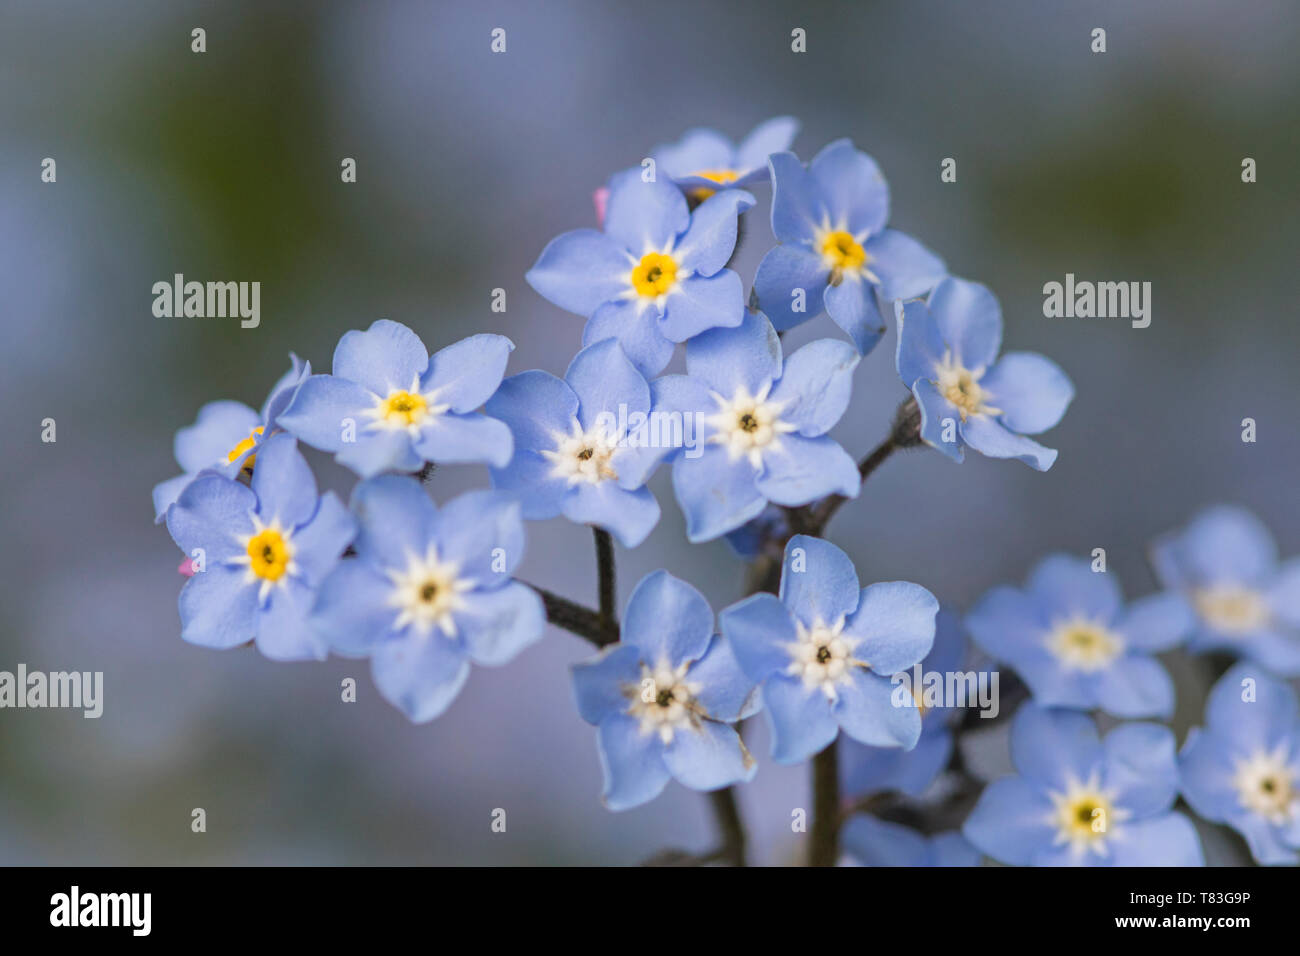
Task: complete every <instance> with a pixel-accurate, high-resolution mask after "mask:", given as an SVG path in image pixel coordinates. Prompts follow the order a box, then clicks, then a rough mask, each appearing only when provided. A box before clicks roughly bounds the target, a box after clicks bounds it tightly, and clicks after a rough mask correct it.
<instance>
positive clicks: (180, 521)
mask: <svg viewBox="0 0 1300 956" xmlns="http://www.w3.org/2000/svg"><path fill="white" fill-rule="evenodd" d="M167 530H168V531H170V532H171V536H172V539H173V540H174V541H175V542H176V544H177V545H178V546H179V547H180V549H181V550H182V551H184V552H185V554H186V555H188V556H189V557H190V558H191V568H192V569H193V571H194V573H193V574H192V575H191V576H190V578H189V580H188V581H187V582H186V583H185V586H184V587H183V588H182V589H181V596H180V614H181V625H182V630H181V637H183V638H184V639H185V640H187V641H190V642H191V643H194V644H201V645H203V646H204V647H215V648H220V649H224V648H229V647H236V646H238V645H240V644H247V643H249V642H250V641H255V642H256V644H257V647H258V650H260V651H261V652H262V653H263V654H265V655H266V656H267V657H271V658H275V659H279V660H300V659H310V658H316V659H323V658H324V657H325V644H324V641H323V640H322V639H321V637H320V636H319V635H318V634H317V633H316V632H315V631H314V630H313V629H312V627H311V626H310V624H309V622H308V615H309V613H310V611H311V608H312V604H313V602H314V601H315V599H316V592H317V588H318V587H319V585H320V583H321V581H322V580H323V579H324V578H325V576H326V575H327V574H328V573H329V571H330V569H331V568H333V567H334V565H335V563H336V562H337V561H338V559H339V556H340V555H342V553H343V550H344V549H345V548H346V547H347V546H348V543H349V542H350V541H351V540H352V537H353V535H354V534H355V533H356V522H355V521H354V520H353V518H352V516H351V515H350V514H348V512H347V510H346V509H345V508H344V507H343V505H342V503H341V502H340V501H339V500H338V498H336V497H335V496H334V495H333V494H332V493H329V492H327V493H326V494H325V495H323V496H318V495H317V494H316V479H315V478H314V477H313V476H312V473H311V469H310V468H308V466H307V461H306V459H304V458H303V457H302V454H301V453H300V452H299V451H298V448H297V443H296V442H295V441H294V440H293V438H292V437H290V436H289V435H285V434H279V435H276V436H274V437H272V438H270V439H268V440H267V441H266V442H265V443H263V444H262V445H260V446H259V449H258V453H257V467H256V468H255V469H254V470H253V477H252V482H251V488H250V487H249V486H246V485H244V484H242V483H240V482H238V481H234V480H232V479H230V478H226V477H223V476H222V475H218V474H212V473H208V474H203V475H200V476H199V477H198V478H196V479H195V480H194V481H193V482H192V483H191V484H190V485H189V486H188V487H187V488H186V489H185V490H184V491H183V492H181V495H180V497H179V498H178V499H177V501H176V503H175V504H174V505H173V506H172V507H171V508H170V509H169V510H168V512H167Z"/></svg>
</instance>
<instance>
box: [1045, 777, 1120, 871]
mask: <svg viewBox="0 0 1300 956" xmlns="http://www.w3.org/2000/svg"><path fill="white" fill-rule="evenodd" d="M1049 796H1050V797H1051V800H1052V805H1053V820H1052V822H1053V823H1054V824H1055V825H1056V839H1055V841H1054V842H1055V843H1056V844H1057V845H1058V846H1059V845H1061V844H1067V843H1068V844H1069V845H1070V848H1071V849H1072V850H1073V851H1074V852H1075V853H1076V854H1077V855H1079V856H1082V855H1083V854H1084V853H1086V852H1088V851H1089V850H1091V851H1092V852H1093V853H1096V854H1097V855H1098V856H1105V855H1106V852H1107V849H1106V837H1107V836H1109V835H1111V834H1112V833H1113V832H1114V830H1115V827H1116V825H1117V824H1119V823H1120V822H1122V821H1123V820H1126V819H1128V817H1129V816H1130V813H1129V811H1128V810H1125V809H1122V808H1120V807H1117V806H1115V803H1114V800H1113V795H1112V794H1111V793H1109V792H1107V791H1105V790H1102V789H1101V786H1100V784H1099V780H1098V778H1097V776H1096V775H1094V776H1093V778H1092V779H1090V780H1088V781H1087V782H1086V783H1080V782H1078V781H1076V780H1072V781H1070V782H1069V783H1068V784H1067V786H1066V790H1065V792H1064V793H1059V792H1053V793H1050V794H1049Z"/></svg>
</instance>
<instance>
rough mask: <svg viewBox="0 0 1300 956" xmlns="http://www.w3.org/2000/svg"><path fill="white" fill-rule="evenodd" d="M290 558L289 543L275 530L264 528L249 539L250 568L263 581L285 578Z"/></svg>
mask: <svg viewBox="0 0 1300 956" xmlns="http://www.w3.org/2000/svg"><path fill="white" fill-rule="evenodd" d="M290 557H292V554H291V552H290V550H289V545H288V542H286V541H285V540H284V536H283V535H281V534H280V532H279V531H277V530H276V529H274V528H263V529H262V530H261V531H260V532H258V533H257V534H255V535H253V536H252V537H251V538H249V539H248V560H249V567H250V568H251V569H252V571H253V573H254V574H255V575H257V576H258V577H259V578H262V579H263V580H266V581H278V580H280V578H282V577H284V573H285V572H286V571H288V570H289V559H290Z"/></svg>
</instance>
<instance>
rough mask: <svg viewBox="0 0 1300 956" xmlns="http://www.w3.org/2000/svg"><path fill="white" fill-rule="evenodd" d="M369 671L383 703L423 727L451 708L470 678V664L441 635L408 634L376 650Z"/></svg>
mask: <svg viewBox="0 0 1300 956" xmlns="http://www.w3.org/2000/svg"><path fill="white" fill-rule="evenodd" d="M370 670H371V674H372V676H373V677H374V681H375V686H376V687H378V688H379V693H380V694H382V695H383V696H384V699H385V700H387V701H388V702H389V703H390V704H392V705H393V706H394V707H396V708H397V709H398V710H400V711H401V712H402V713H404V714H406V716H407V718H408V719H410V721H411V722H412V723H416V724H423V723H427V722H428V721H430V720H433V718H435V717H437V716H438V715H439V714H441V713H442V712H443V711H445V710H446V709H447V708H448V707H449V706H451V702H452V701H453V700H455V699H456V695H457V694H459V693H460V689H461V687H463V686H464V684H465V680H466V679H467V678H468V677H469V661H467V660H466V659H465V658H464V656H463V655H462V654H461V651H460V649H459V647H458V645H457V644H455V643H453V642H452V641H451V640H449V639H448V638H446V637H444V636H443V635H442V633H441V632H438V631H434V632H433V633H431V634H428V635H421V634H418V633H415V632H410V636H408V637H405V638H402V639H400V640H396V641H385V642H384V643H382V644H379V645H378V646H376V647H375V649H374V653H373V654H372V655H371V658H370Z"/></svg>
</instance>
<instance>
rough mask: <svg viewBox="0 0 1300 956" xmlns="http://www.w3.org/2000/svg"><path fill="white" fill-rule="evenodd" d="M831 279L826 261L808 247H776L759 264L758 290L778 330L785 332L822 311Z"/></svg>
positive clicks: (760, 300) (799, 245)
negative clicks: (825, 292)
mask: <svg viewBox="0 0 1300 956" xmlns="http://www.w3.org/2000/svg"><path fill="white" fill-rule="evenodd" d="M829 278H830V269H829V267H827V265H826V260H825V259H823V258H822V257H821V256H820V255H818V254H817V253H816V252H813V251H812V250H811V249H809V248H808V247H807V246H805V245H802V244H792V245H788V246H776V247H775V248H773V249H771V250H770V251H769V252H768V253H767V255H765V256H763V261H762V262H760V263H759V264H758V273H757V274H756V275H755V276H754V292H755V294H756V295H757V296H758V304H759V307H760V308H761V309H762V310H763V311H764V312H766V313H767V315H768V317H769V318H771V320H772V324H773V325H774V326H776V329H777V331H780V332H785V331H788V330H789V329H793V328H794V327H795V326H797V325H802V324H803V323H804V322H807V321H808V320H809V319H811V318H813V317H814V316H817V315H820V314H821V312H822V309H823V308H824V291H823V290H825V289H826V282H827V280H828V279H829ZM796 307H797V308H798V309H799V310H800V311H795V309H796Z"/></svg>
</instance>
